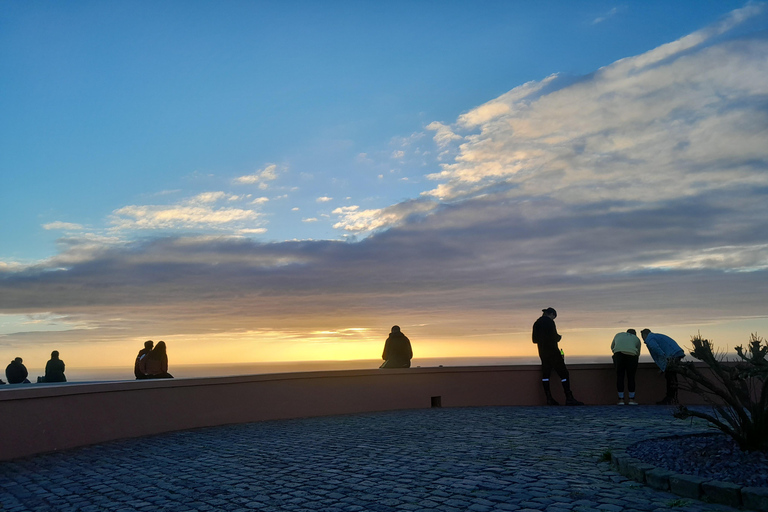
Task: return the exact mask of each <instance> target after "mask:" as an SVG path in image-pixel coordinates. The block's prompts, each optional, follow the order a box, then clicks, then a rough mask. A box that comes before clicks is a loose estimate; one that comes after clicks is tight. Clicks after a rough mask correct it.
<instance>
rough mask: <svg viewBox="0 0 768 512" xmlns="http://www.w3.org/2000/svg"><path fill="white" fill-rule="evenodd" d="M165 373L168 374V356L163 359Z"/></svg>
mask: <svg viewBox="0 0 768 512" xmlns="http://www.w3.org/2000/svg"><path fill="white" fill-rule="evenodd" d="M162 370H163V373H168V356H167V355H166V356H165V357H163V368H162Z"/></svg>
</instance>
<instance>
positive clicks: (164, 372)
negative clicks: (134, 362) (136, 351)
mask: <svg viewBox="0 0 768 512" xmlns="http://www.w3.org/2000/svg"><path fill="white" fill-rule="evenodd" d="M139 369H140V370H141V373H143V374H144V378H145V379H172V378H173V375H171V374H170V373H168V354H167V352H166V348H165V342H164V341H158V342H157V345H155V348H153V349H152V350H151V351H150V352H149V353H147V354H145V355H144V356H142V358H141V361H140V362H139Z"/></svg>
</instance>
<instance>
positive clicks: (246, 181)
mask: <svg viewBox="0 0 768 512" xmlns="http://www.w3.org/2000/svg"><path fill="white" fill-rule="evenodd" d="M284 171H285V169H284V168H278V166H277V165H276V164H269V165H267V166H266V167H264V168H263V169H259V170H258V171H256V172H255V173H253V174H247V175H245V176H240V177H238V178H235V183H237V184H240V185H258V187H259V188H260V189H261V190H266V189H267V188H269V183H268V182H270V181H274V180H276V179H277V178H278V175H279V174H280V173H281V172H284Z"/></svg>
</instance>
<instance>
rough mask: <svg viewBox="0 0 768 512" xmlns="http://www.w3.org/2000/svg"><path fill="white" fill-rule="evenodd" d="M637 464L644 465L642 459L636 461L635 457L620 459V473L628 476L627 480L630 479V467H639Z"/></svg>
mask: <svg viewBox="0 0 768 512" xmlns="http://www.w3.org/2000/svg"><path fill="white" fill-rule="evenodd" d="M637 464H642V462H641V461H640V459H635V458H634V457H620V458H619V473H621V474H622V475H624V476H626V477H627V478H630V477H629V474H628V473H629V471H630V469H629V468H630V466H633V465H637Z"/></svg>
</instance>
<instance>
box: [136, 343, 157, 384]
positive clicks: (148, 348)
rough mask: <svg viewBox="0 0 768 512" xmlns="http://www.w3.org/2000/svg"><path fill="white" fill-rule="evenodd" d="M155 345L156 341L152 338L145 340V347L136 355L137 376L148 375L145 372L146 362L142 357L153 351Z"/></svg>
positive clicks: (139, 377) (142, 377)
mask: <svg viewBox="0 0 768 512" xmlns="http://www.w3.org/2000/svg"><path fill="white" fill-rule="evenodd" d="M153 345H154V342H153V341H152V340H147V341H145V342H144V348H143V349H141V350H139V353H138V354H137V355H136V361H135V362H134V363H133V374H134V375H135V376H136V378H137V379H144V378H146V375H145V373H144V368H145V364H146V362H144V363H142V358H144V357H146V356H147V354H149V353H150V352H151V351H152V346H153Z"/></svg>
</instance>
